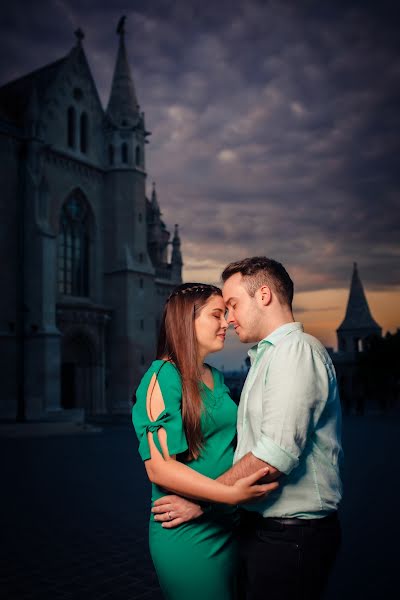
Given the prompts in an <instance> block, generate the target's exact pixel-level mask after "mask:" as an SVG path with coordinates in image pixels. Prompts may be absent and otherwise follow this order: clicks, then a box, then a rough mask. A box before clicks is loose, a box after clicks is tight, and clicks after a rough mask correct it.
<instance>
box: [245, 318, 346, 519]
mask: <svg viewBox="0 0 400 600" xmlns="http://www.w3.org/2000/svg"><path fill="white" fill-rule="evenodd" d="M249 356H250V360H251V368H250V370H249V373H248V375H247V378H246V381H245V384H244V387H243V391H242V395H241V398H240V404H239V410H238V422H237V430H238V445H237V448H236V452H235V457H234V462H236V461H238V460H239V459H240V458H242V457H243V456H244V455H245V454H247V453H248V452H252V453H253V454H254V456H256V457H257V458H259V459H261V460H263V461H265V462H267V463H269V464H270V465H272V466H274V467H276V468H277V469H279V471H281V472H282V474H283V475H282V476H281V477H280V479H279V481H280V487H279V488H278V490H277V491H275V492H273V493H271V494H270V495H269V496H268V497H267V498H266V500H264V501H262V502H257V503H256V504H252V505H246V506H245V508H247V509H248V510H253V511H259V512H261V513H262V514H263V516H264V517H300V518H305V519H307V518H318V517H323V516H326V515H327V514H329V513H330V512H332V511H334V510H336V509H337V507H338V504H339V502H340V500H341V497H342V485H341V480H340V474H339V461H340V458H341V455H342V448H341V442H340V429H341V411H340V400H339V394H338V389H337V384H336V376H335V370H334V367H333V364H332V361H331V359H330V357H329V355H328V353H327V351H326V349H325V348H324V346H323V345H322V344H321V343H320V342H319V341H318V340H317V339H316V338H314V337H313V336H311V335H308V334H306V333H304V330H303V326H302V324H301V323H292V322H291V323H286V324H285V325H282V326H281V327H279V328H278V329H276V330H275V331H273V332H272V333H271V334H270V335H268V336H267V337H266V338H265V339H263V340H261V341H260V342H259V343H258V344H257V345H255V346H253V348H251V349H250V350H249Z"/></svg>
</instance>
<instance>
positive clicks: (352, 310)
mask: <svg viewBox="0 0 400 600" xmlns="http://www.w3.org/2000/svg"><path fill="white" fill-rule="evenodd" d="M345 329H364V330H367V329H370V330H381V327H380V325H378V323H377V322H376V321H375V320H374V319H373V317H372V315H371V311H370V309H369V306H368V301H367V298H366V296H365V292H364V288H363V284H362V283H361V279H360V276H359V274H358V268H357V263H354V264H353V275H352V278H351V286H350V294H349V299H348V302H347V308H346V315H345V317H344V320H343V322H342V324H341V325H340V327H339V328H338V331H340V330H345Z"/></svg>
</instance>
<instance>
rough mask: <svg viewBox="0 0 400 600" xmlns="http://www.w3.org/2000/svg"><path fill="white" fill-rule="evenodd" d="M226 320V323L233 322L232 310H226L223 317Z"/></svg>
mask: <svg viewBox="0 0 400 600" xmlns="http://www.w3.org/2000/svg"><path fill="white" fill-rule="evenodd" d="M225 320H226V322H227V323H228V325H231V324H232V323H234V322H235V319H234V318H233V314H232V311H230V310H229V311H228V314H227V315H226V317H225Z"/></svg>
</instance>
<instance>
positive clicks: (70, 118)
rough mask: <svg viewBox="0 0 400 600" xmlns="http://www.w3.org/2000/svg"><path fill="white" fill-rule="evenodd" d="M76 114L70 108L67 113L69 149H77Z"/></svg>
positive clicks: (72, 108)
mask: <svg viewBox="0 0 400 600" xmlns="http://www.w3.org/2000/svg"><path fill="white" fill-rule="evenodd" d="M75 130H76V112H75V109H74V107H73V106H70V107H69V109H68V113H67V143H68V147H69V148H75Z"/></svg>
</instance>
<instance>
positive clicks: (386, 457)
mask: <svg viewBox="0 0 400 600" xmlns="http://www.w3.org/2000/svg"><path fill="white" fill-rule="evenodd" d="M102 427H103V430H102V431H96V430H92V431H91V432H87V433H80V434H70V435H58V436H55V435H52V436H41V437H40V436H36V437H19V438H15V439H4V438H3V439H1V438H0V456H1V484H2V489H1V499H2V510H1V517H0V518H1V523H0V526H1V538H2V539H1V545H0V595H1V597H2V598H4V599H5V600H35V599H37V600H39V599H40V600H68V599H69V600H81V599H82V600H94V599H96V600H100V599H112V600H161V598H162V596H161V593H160V591H159V588H158V584H157V580H156V577H155V574H154V571H153V568H152V565H151V561H150V558H149V554H148V547H147V520H148V510H149V497H150V488H149V485H148V483H147V481H146V476H145V471H144V468H143V465H142V464H141V462H140V460H139V458H138V455H137V451H136V442H135V437H134V434H133V432H132V429H131V427H130V425H129V424H128V423H127V424H126V425H124V424H118V425H112V424H108V425H107V424H106V425H104V424H102ZM344 434H345V435H344V441H345V444H344V446H345V451H346V468H345V486H346V487H345V489H346V495H345V499H344V503H343V509H342V524H343V530H344V542H343V548H342V552H341V555H340V557H339V560H338V562H337V565H336V568H335V571H334V573H333V576H332V580H331V585H330V588H329V590H328V592H327V595H326V600H339V599H340V600H347V599H351V600H357V599H358V598H360V599H361V598H362V599H363V600H368V599H372V598H376V597H377V596H378V597H380V598H384V599H390V598H394V597H397V595H396V594H395V593H394V591H393V590H395V589H396V588H395V585H396V586H397V579H396V578H397V575H396V573H397V571H396V569H397V568H398V567H397V562H398V559H397V556H398V553H397V554H396V552H395V551H394V550H392V548H391V545H390V540H391V539H393V540H394V541H395V542H397V539H398V537H399V533H400V528H399V526H398V524H397V521H396V520H393V518H392V513H393V514H395V512H396V510H397V509H396V506H397V505H398V498H399V492H400V485H399V480H398V477H396V476H395V473H394V471H393V469H394V466H395V464H396V463H397V454H396V450H397V446H398V442H397V440H398V439H399V434H400V420H399V419H398V418H396V419H388V418H384V417H375V418H374V417H364V418H362V417H361V418H356V417H350V418H347V419H346V420H345V426H344ZM3 486H4V487H3ZM393 548H395V546H393ZM266 597H267V596H266ZM188 600H190V599H188ZM208 600H214V599H211V598H210V599H208ZM215 600H218V599H215ZM282 600H284V599H282Z"/></svg>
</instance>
